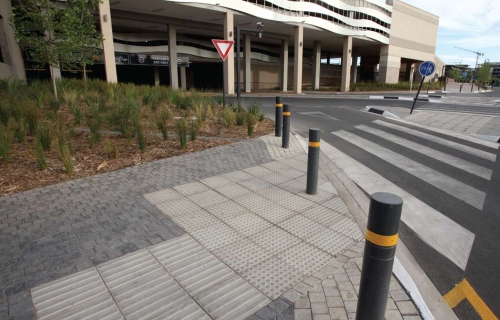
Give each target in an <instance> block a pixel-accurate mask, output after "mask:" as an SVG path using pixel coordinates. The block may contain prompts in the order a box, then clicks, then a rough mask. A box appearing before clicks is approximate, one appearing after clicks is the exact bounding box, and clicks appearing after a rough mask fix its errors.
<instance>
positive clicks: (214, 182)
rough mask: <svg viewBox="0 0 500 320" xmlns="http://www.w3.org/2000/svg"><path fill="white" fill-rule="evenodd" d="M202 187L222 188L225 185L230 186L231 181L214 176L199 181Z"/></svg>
mask: <svg viewBox="0 0 500 320" xmlns="http://www.w3.org/2000/svg"><path fill="white" fill-rule="evenodd" d="M200 182H201V183H203V184H204V185H206V186H208V187H210V188H212V189H213V188H218V187H223V186H225V185H228V184H231V183H232V181H231V180H229V179H226V178H224V177H222V176H215V177H211V178H207V179H203V180H201V181H200Z"/></svg>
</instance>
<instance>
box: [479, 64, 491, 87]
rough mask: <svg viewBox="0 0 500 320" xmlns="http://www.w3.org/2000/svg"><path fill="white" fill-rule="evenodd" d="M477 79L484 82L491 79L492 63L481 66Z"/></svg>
mask: <svg viewBox="0 0 500 320" xmlns="http://www.w3.org/2000/svg"><path fill="white" fill-rule="evenodd" d="M477 79H478V80H479V81H481V82H482V83H485V82H490V81H491V64H490V63H489V62H485V63H483V65H482V66H481V68H479V70H477Z"/></svg>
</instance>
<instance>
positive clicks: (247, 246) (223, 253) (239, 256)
mask: <svg viewBox="0 0 500 320" xmlns="http://www.w3.org/2000/svg"><path fill="white" fill-rule="evenodd" d="M213 253H214V254H215V255H216V256H217V258H219V259H221V260H222V261H223V262H224V263H225V264H227V265H228V266H229V267H231V268H232V269H233V270H234V271H236V272H238V273H240V272H243V271H245V270H247V269H248V268H250V267H253V266H254V265H256V264H258V263H260V262H262V261H264V260H266V259H268V258H270V257H271V254H270V253H269V252H267V251H265V250H264V249H262V248H261V247H259V246H258V245H256V244H254V243H253V242H251V241H249V240H247V239H243V240H240V241H237V242H233V243H230V244H228V245H226V246H223V247H220V248H218V249H216V250H214V252H213Z"/></svg>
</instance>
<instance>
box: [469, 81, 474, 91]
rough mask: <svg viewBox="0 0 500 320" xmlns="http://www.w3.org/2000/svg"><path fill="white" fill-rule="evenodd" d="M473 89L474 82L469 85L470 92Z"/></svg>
mask: <svg viewBox="0 0 500 320" xmlns="http://www.w3.org/2000/svg"><path fill="white" fill-rule="evenodd" d="M473 90H474V84H473V83H472V84H471V85H470V92H472V91H473Z"/></svg>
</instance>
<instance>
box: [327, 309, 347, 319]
mask: <svg viewBox="0 0 500 320" xmlns="http://www.w3.org/2000/svg"><path fill="white" fill-rule="evenodd" d="M329 311H330V319H332V320H347V314H346V312H345V309H344V308H329Z"/></svg>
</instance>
